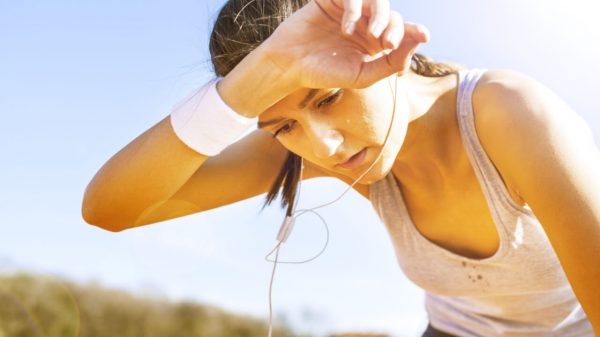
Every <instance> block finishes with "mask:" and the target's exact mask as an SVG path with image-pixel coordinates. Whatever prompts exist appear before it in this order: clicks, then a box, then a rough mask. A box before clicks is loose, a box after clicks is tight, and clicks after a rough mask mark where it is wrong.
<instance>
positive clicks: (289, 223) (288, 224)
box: [265, 75, 398, 337]
mask: <svg viewBox="0 0 600 337" xmlns="http://www.w3.org/2000/svg"><path fill="white" fill-rule="evenodd" d="M388 83H389V78H388ZM389 85H390V90H391V91H392V96H393V99H394V104H393V109H392V120H391V121H390V126H389V128H388V131H387V133H386V135H385V139H384V140H383V146H382V149H381V151H380V152H379V154H378V155H377V158H375V160H374V161H373V163H371V165H370V166H369V168H368V169H367V170H366V171H365V172H364V173H363V174H362V175H360V176H359V177H358V178H357V179H356V180H355V181H354V182H353V183H352V184H351V185H350V186H348V188H346V190H345V191H344V192H343V193H342V194H341V195H340V196H339V197H337V198H336V199H335V200H333V201H330V202H328V203H325V204H323V205H320V206H317V207H313V208H310V209H300V210H298V211H296V206H297V205H298V200H299V199H300V191H301V187H302V171H303V170H302V169H303V164H304V162H303V161H301V165H300V178H299V180H298V192H297V193H296V196H295V198H294V205H293V206H292V207H293V208H292V216H286V217H285V219H284V221H283V224H282V225H281V228H280V230H279V233H278V235H277V241H278V242H277V245H276V246H275V248H274V249H273V250H271V252H269V254H267V256H265V260H267V261H269V262H273V271H272V273H271V281H270V282H269V333H268V337H271V335H272V331H273V325H272V319H273V310H272V306H271V304H272V302H271V294H272V286H273V279H274V277H275V267H276V266H277V263H286V264H287V263H289V264H300V263H307V262H310V261H312V260H314V259H316V258H317V257H319V256H320V255H321V254H322V253H323V252H324V251H325V249H326V248H327V244H328V243H329V228H328V226H327V222H326V221H325V219H324V218H323V217H322V216H321V215H320V214H319V213H318V212H315V210H316V209H319V208H323V207H325V206H328V205H331V204H333V203H335V202H337V201H338V200H340V199H341V198H342V197H343V196H344V195H346V193H348V191H350V189H351V188H352V187H354V185H355V184H356V183H357V182H359V181H360V179H362V178H363V177H364V176H365V175H366V174H367V173H369V171H371V169H372V168H373V166H375V164H376V163H377V161H378V160H379V159H380V158H381V156H382V155H383V148H384V147H385V144H387V140H388V138H389V136H390V133H391V130H392V126H393V124H394V117H395V115H396V94H397V90H398V76H397V75H396V77H395V83H394V86H393V88H392V84H391V83H389ZM301 160H302V158H301ZM309 212H310V213H313V214H315V215H316V216H318V217H319V219H320V220H321V222H323V224H324V225H325V231H326V241H325V245H324V246H323V249H321V251H320V252H319V253H318V254H317V255H316V256H314V257H312V258H310V259H308V260H304V261H278V258H279V248H280V247H281V244H282V243H284V242H285V241H286V239H287V238H288V237H289V235H290V233H291V231H292V228H293V225H294V223H295V220H296V219H297V218H298V217H300V216H302V215H303V214H305V213H309ZM274 251H275V252H276V253H275V260H271V259H269V256H270V255H271V254H273V252H274Z"/></svg>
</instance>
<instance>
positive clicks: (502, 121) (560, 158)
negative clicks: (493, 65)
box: [473, 71, 600, 328]
mask: <svg viewBox="0 0 600 337" xmlns="http://www.w3.org/2000/svg"><path fill="white" fill-rule="evenodd" d="M482 80H483V82H484V83H482V84H481V88H478V93H477V95H476V96H475V95H474V97H473V99H474V101H473V102H474V105H477V106H479V107H480V109H479V111H478V113H477V116H476V127H477V128H478V130H479V131H481V132H479V135H480V138H481V141H482V145H483V146H484V147H485V148H486V152H487V153H488V154H489V156H490V159H492V161H493V162H494V163H495V165H496V166H497V168H498V170H499V171H500V172H501V174H502V175H503V176H506V177H509V179H510V180H511V181H512V182H513V183H514V186H515V188H516V189H517V192H518V193H519V194H520V196H521V197H522V198H523V199H524V201H525V202H526V203H527V204H528V205H529V206H530V207H531V209H532V211H533V212H534V214H535V216H536V217H537V218H538V220H539V221H540V223H541V224H542V226H543V228H544V230H545V232H546V234H547V235H548V238H549V239H550V242H551V243H552V246H553V248H554V250H555V251H556V253H557V256H558V258H559V260H560V262H561V265H562V266H563V269H564V271H565V273H566V275H567V277H568V279H569V281H570V283H571V285H572V287H573V289H574V291H575V294H576V295H577V297H578V299H579V301H580V302H581V304H582V307H583V308H584V310H585V311H586V313H587V315H588V317H589V318H590V321H592V323H594V320H595V321H596V322H600V317H599V315H600V295H598V294H599V293H598V292H597V290H596V287H597V282H598V280H599V279H600V152H599V151H598V148H597V147H596V144H595V143H594V138H593V135H592V132H591V130H590V128H589V127H588V126H587V124H586V123H585V121H584V120H583V119H582V118H581V117H580V116H579V115H577V114H576V113H575V112H574V111H573V110H572V109H570V108H569V107H568V106H567V104H565V103H564V102H563V101H562V100H561V99H560V98H559V97H557V96H556V95H555V94H554V93H552V92H551V91H550V90H549V89H547V88H545V87H544V86H542V85H541V84H539V83H538V82H536V81H534V80H532V79H530V78H528V77H526V76H524V75H521V74H518V73H516V72H505V71H496V72H491V73H490V74H488V77H487V78H486V79H484V78H482ZM594 315H595V317H594ZM596 328H597V327H596Z"/></svg>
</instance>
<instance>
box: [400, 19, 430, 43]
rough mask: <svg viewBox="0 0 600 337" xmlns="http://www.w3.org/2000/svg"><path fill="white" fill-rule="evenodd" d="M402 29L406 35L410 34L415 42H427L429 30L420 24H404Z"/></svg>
mask: <svg viewBox="0 0 600 337" xmlns="http://www.w3.org/2000/svg"><path fill="white" fill-rule="evenodd" d="M404 28H405V31H406V34H410V35H411V36H412V37H413V38H414V39H415V40H417V41H419V42H421V43H426V42H429V35H430V34H429V29H427V27H425V26H424V25H422V24H418V23H414V22H408V21H407V22H405V23H404Z"/></svg>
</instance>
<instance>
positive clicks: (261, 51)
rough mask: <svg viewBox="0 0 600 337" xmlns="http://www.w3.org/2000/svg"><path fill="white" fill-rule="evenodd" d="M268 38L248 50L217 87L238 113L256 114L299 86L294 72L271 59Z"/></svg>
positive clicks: (226, 101)
mask: <svg viewBox="0 0 600 337" xmlns="http://www.w3.org/2000/svg"><path fill="white" fill-rule="evenodd" d="M269 48H270V47H269V44H268V41H266V42H264V43H263V44H262V45H260V46H259V47H258V48H256V49H255V50H254V51H253V52H252V53H250V54H248V55H247V56H246V57H245V58H244V59H243V60H242V61H241V62H240V63H239V64H238V65H237V66H236V67H235V68H234V69H233V70H232V71H231V72H230V73H229V74H227V76H225V78H224V79H223V80H222V81H221V82H219V84H218V86H217V88H218V91H219V94H220V95H221V98H222V99H223V101H225V103H227V105H228V106H230V107H231V108H232V109H233V110H235V111H236V112H237V113H239V114H241V115H243V116H246V117H256V116H258V115H260V114H261V113H262V112H264V111H265V110H267V109H268V108H269V107H271V106H272V105H274V104H275V103H277V102H278V101H279V100H281V99H282V98H284V97H285V96H287V95H289V94H291V93H292V92H293V91H294V90H296V89H297V88H298V87H297V84H296V83H294V82H295V78H293V75H292V72H291V71H289V70H286V69H280V68H279V67H278V66H276V65H275V64H274V63H273V62H271V55H270V53H271V52H270V50H269Z"/></svg>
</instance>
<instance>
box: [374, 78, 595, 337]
mask: <svg viewBox="0 0 600 337" xmlns="http://www.w3.org/2000/svg"><path fill="white" fill-rule="evenodd" d="M483 72H485V70H481V69H472V70H469V71H467V70H462V71H460V72H459V74H458V75H459V76H458V77H459V86H458V97H457V98H458V99H457V118H458V124H459V127H460V134H461V138H462V141H463V145H464V146H465V149H466V152H467V155H468V157H469V160H470V162H471V165H472V166H473V168H474V172H475V175H476V176H477V179H478V181H479V184H480V185H481V187H482V191H483V193H484V195H485V199H486V201H487V204H488V207H489V209H490V212H491V215H492V219H493V220H494V223H495V225H496V229H497V232H498V234H499V237H500V246H499V249H498V250H497V252H496V253H495V254H494V255H492V256H491V257H488V258H484V259H471V258H467V257H464V256H461V255H458V254H455V253H453V252H451V251H449V250H447V249H445V248H442V247H441V246H438V245H436V244H435V243H433V242H431V241H429V240H428V239H427V238H425V237H424V236H423V235H422V234H421V233H420V232H419V231H418V230H417V229H416V227H415V226H414V224H413V222H412V220H411V218H410V215H409V214H408V211H407V208H406V206H405V203H404V200H403V197H402V192H401V190H400V188H399V187H398V184H397V182H396V180H395V178H394V176H393V175H392V173H391V172H390V173H389V174H388V175H387V176H386V177H385V178H384V179H382V180H380V181H377V182H375V183H373V184H371V185H369V191H370V199H371V203H372V205H373V207H374V208H375V211H376V212H377V214H378V215H379V217H380V219H381V220H382V222H383V224H384V225H385V227H386V229H387V231H388V233H389V235H390V239H391V241H392V244H393V246H394V249H395V252H396V257H397V259H398V263H399V265H400V267H401V268H402V270H403V272H404V273H405V274H406V276H407V277H408V278H409V279H410V280H412V281H413V282H414V283H415V284H417V285H418V286H420V287H421V288H423V289H424V290H425V292H426V296H425V307H426V310H427V313H428V316H429V320H430V323H431V325H432V326H433V327H435V328H437V329H438V330H442V331H445V332H447V333H450V334H454V335H457V336H473V337H476V336H478V337H491V336H532V337H533V336H561V337H569V336H573V337H574V336H594V333H593V330H592V326H591V324H590V322H589V321H588V319H587V317H586V316H585V313H584V312H583V310H582V309H581V306H580V304H579V302H578V301H577V298H576V297H575V294H574V293H573V291H572V289H571V286H570V285H569V282H568V280H567V278H566V275H565V274H564V271H563V270H562V267H561V265H560V263H559V261H558V258H557V256H556V254H555V252H554V250H553V249H552V246H551V244H550V241H549V240H548V238H547V236H546V234H545V232H544V230H543V228H542V226H541V224H540V222H539V221H538V220H537V218H536V217H535V215H534V214H533V212H532V211H531V209H530V208H529V207H528V206H527V205H525V206H524V207H522V206H520V205H519V204H517V203H515V202H514V201H513V199H512V198H511V196H510V195H509V193H508V190H507V188H506V186H505V185H504V183H503V181H502V178H501V176H500V175H499V173H498V171H496V168H495V167H494V165H493V164H492V162H491V161H490V159H489V158H488V156H487V154H486V153H485V151H484V149H483V147H482V146H481V144H480V142H479V139H478V138H477V134H476V130H475V124H474V120H473V107H472V100H471V97H472V93H473V90H474V88H475V85H476V83H477V81H478V80H479V78H480V76H481V75H482V74H483Z"/></svg>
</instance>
